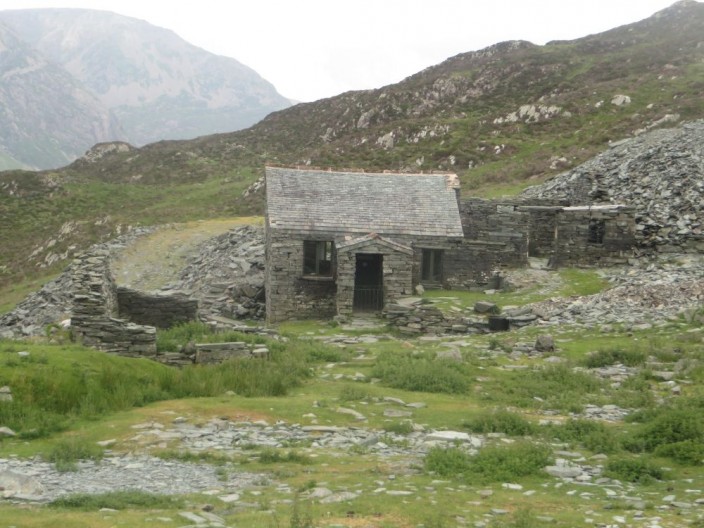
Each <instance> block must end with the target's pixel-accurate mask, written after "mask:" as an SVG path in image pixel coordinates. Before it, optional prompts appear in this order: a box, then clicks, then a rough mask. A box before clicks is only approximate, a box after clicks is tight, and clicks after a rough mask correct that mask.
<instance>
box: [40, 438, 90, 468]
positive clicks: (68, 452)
mask: <svg viewBox="0 0 704 528" xmlns="http://www.w3.org/2000/svg"><path fill="white" fill-rule="evenodd" d="M45 458H46V460H47V461H49V462H53V463H54V465H55V466H56V469H57V471H62V472H64V471H77V470H78V462H79V461H80V460H100V459H101V458H103V450H102V448H101V447H100V446H98V445H96V444H93V443H90V442H87V441H85V440H83V439H80V438H78V437H70V438H67V439H64V440H61V441H60V442H58V443H57V444H55V445H54V447H53V448H52V449H51V451H49V453H48V454H47V455H45Z"/></svg>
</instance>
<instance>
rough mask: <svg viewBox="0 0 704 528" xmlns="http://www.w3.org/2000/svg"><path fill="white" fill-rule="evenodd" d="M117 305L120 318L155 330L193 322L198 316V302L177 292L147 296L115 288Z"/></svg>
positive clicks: (135, 291)
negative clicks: (152, 327)
mask: <svg viewBox="0 0 704 528" xmlns="http://www.w3.org/2000/svg"><path fill="white" fill-rule="evenodd" d="M117 305H118V315H119V317H120V318H122V319H127V320H129V321H132V322H134V323H137V324H142V325H150V326H156V327H157V328H170V327H172V326H174V325H177V324H180V323H185V322H188V321H194V320H196V319H197V315H198V301H197V300H195V299H192V298H190V297H188V296H187V295H186V294H184V293H178V292H177V293H170V294H168V295H165V294H163V293H156V294H149V293H144V292H140V291H137V290H132V289H130V288H117Z"/></svg>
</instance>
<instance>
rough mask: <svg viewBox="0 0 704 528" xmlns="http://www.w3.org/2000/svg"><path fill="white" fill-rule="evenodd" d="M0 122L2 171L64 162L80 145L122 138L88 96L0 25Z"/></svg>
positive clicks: (41, 166)
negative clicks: (3, 169) (58, 102)
mask: <svg viewBox="0 0 704 528" xmlns="http://www.w3.org/2000/svg"><path fill="white" fill-rule="evenodd" d="M57 101H60V104H57ZM0 122H1V123H2V126H1V127H0V145H1V147H0V167H2V168H5V169H9V168H19V167H27V168H45V167H52V166H56V165H60V164H66V163H69V162H71V161H73V159H75V156H76V153H78V152H83V151H84V150H85V149H86V146H89V145H92V144H94V143H96V142H99V141H106V140H108V139H120V138H122V137H123V134H122V132H121V130H120V128H119V126H118V125H117V123H116V121H115V120H114V119H113V118H112V117H111V115H110V113H109V112H108V111H107V110H106V109H105V108H104V107H103V106H102V105H101V104H100V102H99V101H98V100H97V99H96V98H95V97H94V96H93V95H92V94H91V93H90V92H88V91H87V90H85V89H84V88H83V87H82V86H81V84H80V83H78V82H77V81H76V80H75V79H74V78H73V77H72V76H71V75H70V74H69V73H67V72H66V71H65V70H64V69H62V68H60V67H58V66H56V65H54V64H53V63H51V62H50V61H48V60H47V59H46V58H45V57H44V56H43V55H41V54H40V53H39V52H37V51H36V50H34V49H32V48H31V47H29V46H28V45H26V44H25V43H24V42H23V41H22V40H20V38H19V37H18V36H17V35H16V34H15V33H14V32H13V31H12V30H11V29H10V28H8V27H7V26H6V25H5V24H3V23H2V22H0Z"/></svg>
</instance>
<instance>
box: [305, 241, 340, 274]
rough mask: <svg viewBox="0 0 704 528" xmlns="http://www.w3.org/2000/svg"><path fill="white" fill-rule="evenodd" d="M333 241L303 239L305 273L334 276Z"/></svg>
mask: <svg viewBox="0 0 704 528" xmlns="http://www.w3.org/2000/svg"><path fill="white" fill-rule="evenodd" d="M332 248H333V246H332V241H330V240H323V241H316V240H304V241H303V274H304V275H320V276H323V277H330V276H332Z"/></svg>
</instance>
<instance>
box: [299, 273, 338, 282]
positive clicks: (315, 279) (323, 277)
mask: <svg viewBox="0 0 704 528" xmlns="http://www.w3.org/2000/svg"><path fill="white" fill-rule="evenodd" d="M301 280H306V281H313V282H332V281H334V280H335V279H334V278H333V277H332V276H329V275H327V276H326V275H301Z"/></svg>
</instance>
